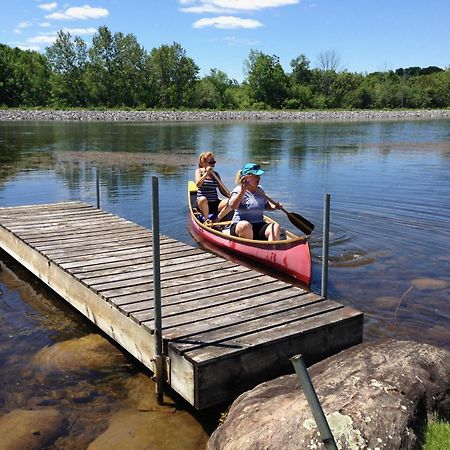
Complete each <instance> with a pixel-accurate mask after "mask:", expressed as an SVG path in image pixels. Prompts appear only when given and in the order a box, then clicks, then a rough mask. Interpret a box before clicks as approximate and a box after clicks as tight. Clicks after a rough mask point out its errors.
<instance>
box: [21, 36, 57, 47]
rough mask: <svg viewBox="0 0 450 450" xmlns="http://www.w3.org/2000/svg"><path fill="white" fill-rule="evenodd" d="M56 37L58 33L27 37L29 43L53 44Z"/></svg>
mask: <svg viewBox="0 0 450 450" xmlns="http://www.w3.org/2000/svg"><path fill="white" fill-rule="evenodd" d="M55 39H56V34H39V35H38V36H33V37H30V38H28V39H27V43H29V44H32V45H33V44H34V45H37V44H53V42H54V41H55Z"/></svg>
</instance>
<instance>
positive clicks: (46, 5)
mask: <svg viewBox="0 0 450 450" xmlns="http://www.w3.org/2000/svg"><path fill="white" fill-rule="evenodd" d="M37 6H38V8H41V9H45V10H46V11H51V10H52V9H55V8H56V7H57V6H58V3H56V2H53V3H41V4H39V5H37Z"/></svg>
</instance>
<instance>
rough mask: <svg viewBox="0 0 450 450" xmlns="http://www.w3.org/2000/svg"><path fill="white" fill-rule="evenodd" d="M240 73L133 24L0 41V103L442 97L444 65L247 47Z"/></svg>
mask: <svg viewBox="0 0 450 450" xmlns="http://www.w3.org/2000/svg"><path fill="white" fill-rule="evenodd" d="M244 65H245V75H246V77H245V79H244V81H243V82H242V83H238V82H237V81H236V80H233V79H230V78H229V77H228V75H227V74H226V73H225V72H223V71H221V70H219V69H212V70H211V71H210V73H209V74H208V75H207V76H204V77H200V76H199V71H200V69H199V67H198V66H197V64H196V63H195V61H194V60H193V59H192V58H190V57H188V56H187V54H186V51H185V50H184V49H183V47H182V46H181V45H180V44H179V43H176V42H174V43H173V44H172V45H162V46H160V47H158V48H153V49H152V50H151V51H149V52H148V51H146V50H145V49H144V48H143V47H142V46H141V45H140V44H139V42H138V41H137V39H136V37H135V36H134V35H133V34H126V35H125V34H123V33H120V32H117V33H114V34H113V33H112V32H111V31H110V30H109V29H108V28H107V27H105V26H102V27H100V28H99V29H98V30H97V32H96V33H95V35H94V36H93V39H92V45H91V46H89V48H88V45H87V43H86V42H85V41H84V40H83V39H82V38H80V37H78V36H75V37H73V36H71V34H70V33H68V32H63V31H59V32H58V36H57V39H56V40H55V42H54V44H53V45H51V46H50V47H47V49H46V52H45V54H41V53H39V52H36V51H31V50H21V49H19V48H11V47H9V46H7V45H4V44H0V105H3V106H5V107H53V108H73V107H80V108H134V109H150V108H152V109H166V108H171V109H172V108H175V109H240V110H249V109H253V110H255V109H258V110H262V109H295V110H298V109H384V108H447V107H450V68H446V69H445V70H444V69H442V68H439V67H434V66H430V67H427V68H421V67H409V68H399V69H397V70H395V71H392V70H388V71H384V72H374V73H369V74H362V73H351V72H348V71H346V70H340V69H339V57H338V55H337V54H336V52H334V51H327V52H322V53H321V54H320V55H319V67H318V68H311V63H310V60H309V59H308V58H307V57H306V56H305V55H304V54H301V55H299V56H298V57H296V58H294V59H292V61H291V63H290V67H291V71H290V72H289V73H287V72H286V71H285V70H284V69H283V67H282V65H281V63H280V60H279V57H278V56H275V55H267V54H264V53H262V52H260V51H256V50H250V52H249V56H248V59H247V60H246V61H245V62H244Z"/></svg>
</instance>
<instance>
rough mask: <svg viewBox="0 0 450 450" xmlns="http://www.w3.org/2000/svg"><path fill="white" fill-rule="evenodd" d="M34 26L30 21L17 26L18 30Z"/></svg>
mask: <svg viewBox="0 0 450 450" xmlns="http://www.w3.org/2000/svg"><path fill="white" fill-rule="evenodd" d="M32 25H33V23H32V22H30V21H25V22H20V23H19V25H17V27H16V29H17V28H28V27H31V26H32Z"/></svg>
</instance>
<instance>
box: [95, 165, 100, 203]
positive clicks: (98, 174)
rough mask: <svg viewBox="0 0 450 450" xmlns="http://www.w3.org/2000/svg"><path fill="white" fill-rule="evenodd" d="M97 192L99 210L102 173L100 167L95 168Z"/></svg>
mask: <svg viewBox="0 0 450 450" xmlns="http://www.w3.org/2000/svg"><path fill="white" fill-rule="evenodd" d="M95 190H96V193H97V209H100V173H99V170H98V166H97V167H96V168H95Z"/></svg>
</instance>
